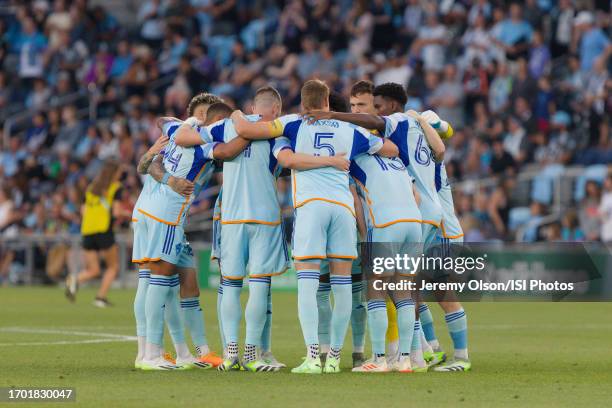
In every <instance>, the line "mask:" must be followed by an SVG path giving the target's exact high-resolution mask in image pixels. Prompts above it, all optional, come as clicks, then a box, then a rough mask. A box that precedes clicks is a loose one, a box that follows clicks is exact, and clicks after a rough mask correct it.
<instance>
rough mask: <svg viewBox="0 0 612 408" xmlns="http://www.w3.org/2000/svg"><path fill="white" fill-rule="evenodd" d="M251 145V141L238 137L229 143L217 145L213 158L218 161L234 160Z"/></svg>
mask: <svg viewBox="0 0 612 408" xmlns="http://www.w3.org/2000/svg"><path fill="white" fill-rule="evenodd" d="M250 143H251V141H250V140H247V139H244V138H242V137H236V138H234V139H232V140H231V141H229V142H227V143H217V144H216V145H215V147H214V150H213V156H214V157H215V159H217V160H232V159H233V158H235V157H236V156H238V155H239V154H240V153H241V152H242V151H243V150H244V149H246V148H247V146H248V145H249V144H250Z"/></svg>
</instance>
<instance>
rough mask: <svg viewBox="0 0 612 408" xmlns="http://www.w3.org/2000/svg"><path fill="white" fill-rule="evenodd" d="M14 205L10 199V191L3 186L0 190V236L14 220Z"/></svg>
mask: <svg viewBox="0 0 612 408" xmlns="http://www.w3.org/2000/svg"><path fill="white" fill-rule="evenodd" d="M14 210H15V204H14V203H13V200H12V199H11V190H10V188H9V187H7V186H4V187H2V188H0V234H3V233H4V232H5V230H6V229H7V228H8V226H9V225H11V224H12V223H13V221H14V219H15V214H14Z"/></svg>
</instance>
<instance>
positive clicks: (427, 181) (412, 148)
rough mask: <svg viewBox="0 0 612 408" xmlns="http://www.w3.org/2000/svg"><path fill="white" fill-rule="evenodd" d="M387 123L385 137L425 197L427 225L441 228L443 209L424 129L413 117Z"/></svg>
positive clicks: (394, 117) (391, 118) (402, 116)
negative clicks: (395, 147) (392, 143)
mask: <svg viewBox="0 0 612 408" xmlns="http://www.w3.org/2000/svg"><path fill="white" fill-rule="evenodd" d="M383 118H384V120H385V123H386V128H385V137H386V138H389V139H391V141H393V142H394V143H395V144H396V145H397V147H398V148H399V158H400V159H401V160H402V163H404V166H406V168H407V169H408V173H409V174H410V175H411V176H412V177H414V179H415V181H416V186H417V190H418V191H419V193H420V195H421V204H420V206H419V208H420V210H421V216H422V218H423V222H425V223H428V224H433V225H435V226H439V225H440V222H441V221H442V208H441V206H440V200H439V198H438V193H437V192H436V185H435V164H436V163H435V161H434V159H433V154H432V152H431V149H430V148H429V145H428V144H427V139H426V138H425V133H424V132H423V129H422V128H421V125H420V124H419V123H418V122H417V121H416V120H415V119H414V118H412V117H411V116H409V115H407V114H405V113H403V112H399V113H394V114H392V115H390V116H384V117H383Z"/></svg>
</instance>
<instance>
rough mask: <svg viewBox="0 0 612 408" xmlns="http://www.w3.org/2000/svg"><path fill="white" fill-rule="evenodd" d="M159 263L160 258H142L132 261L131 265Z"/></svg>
mask: <svg viewBox="0 0 612 408" xmlns="http://www.w3.org/2000/svg"><path fill="white" fill-rule="evenodd" d="M157 261H161V258H142V259H132V263H138V264H140V263H147V262H157Z"/></svg>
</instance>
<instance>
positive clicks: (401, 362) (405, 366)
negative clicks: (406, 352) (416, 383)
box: [391, 356, 412, 373]
mask: <svg viewBox="0 0 612 408" xmlns="http://www.w3.org/2000/svg"><path fill="white" fill-rule="evenodd" d="M391 368H392V370H393V371H397V372H399V373H411V372H412V364H411V363H410V357H405V356H400V358H399V359H398V360H397V361H396V362H395V363H393V366H392V367H391Z"/></svg>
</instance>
